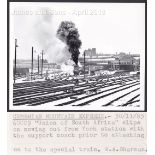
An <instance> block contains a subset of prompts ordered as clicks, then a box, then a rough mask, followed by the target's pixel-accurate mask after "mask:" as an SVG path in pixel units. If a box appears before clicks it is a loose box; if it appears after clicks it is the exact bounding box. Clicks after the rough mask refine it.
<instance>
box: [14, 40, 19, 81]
mask: <svg viewBox="0 0 155 155" xmlns="http://www.w3.org/2000/svg"><path fill="white" fill-rule="evenodd" d="M17 47H18V45H17V39H15V62H14V63H15V67H14V83H16V59H17Z"/></svg>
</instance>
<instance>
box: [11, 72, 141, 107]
mask: <svg viewBox="0 0 155 155" xmlns="http://www.w3.org/2000/svg"><path fill="white" fill-rule="evenodd" d="M13 106H14V107H16V108H17V107H18V109H19V110H20V109H23V108H24V109H26V110H27V109H31V110H33V109H35V110H36V109H37V110H44V109H45V110H107V109H108V110H112V109H114V108H115V109H121V110H123V109H126V108H129V109H132V108H133V107H134V109H136V108H137V109H138V108H139V107H140V81H139V76H137V75H130V74H124V75H121V76H119V75H117V76H116V75H115V76H113V75H111V76H108V78H107V77H104V76H87V78H84V77H83V76H77V77H76V78H73V77H70V76H66V77H65V78H60V77H58V78H55V79H52V80H49V79H48V80H43V81H31V82H25V81H24V82H22V83H15V84H13Z"/></svg>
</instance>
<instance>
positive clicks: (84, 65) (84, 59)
mask: <svg viewBox="0 0 155 155" xmlns="http://www.w3.org/2000/svg"><path fill="white" fill-rule="evenodd" d="M85 63H86V62H85V52H84V79H85V77H86V75H85Z"/></svg>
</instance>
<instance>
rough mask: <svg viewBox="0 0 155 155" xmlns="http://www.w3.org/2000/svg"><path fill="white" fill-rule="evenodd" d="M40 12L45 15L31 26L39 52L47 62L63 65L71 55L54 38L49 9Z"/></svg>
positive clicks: (60, 42) (54, 33)
mask: <svg viewBox="0 0 155 155" xmlns="http://www.w3.org/2000/svg"><path fill="white" fill-rule="evenodd" d="M40 10H41V12H46V13H47V14H43V15H38V16H37V18H36V22H35V24H34V26H33V35H34V40H35V42H36V44H37V47H39V48H40V51H41V50H44V51H45V57H46V58H47V60H48V62H52V63H57V64H63V63H65V62H66V61H67V60H68V59H69V58H70V57H71V54H70V53H69V51H68V48H67V47H66V45H65V44H64V43H63V42H62V41H60V40H59V39H58V38H57V37H56V29H55V28H54V23H53V18H52V15H51V14H48V12H50V10H49V8H40Z"/></svg>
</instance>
